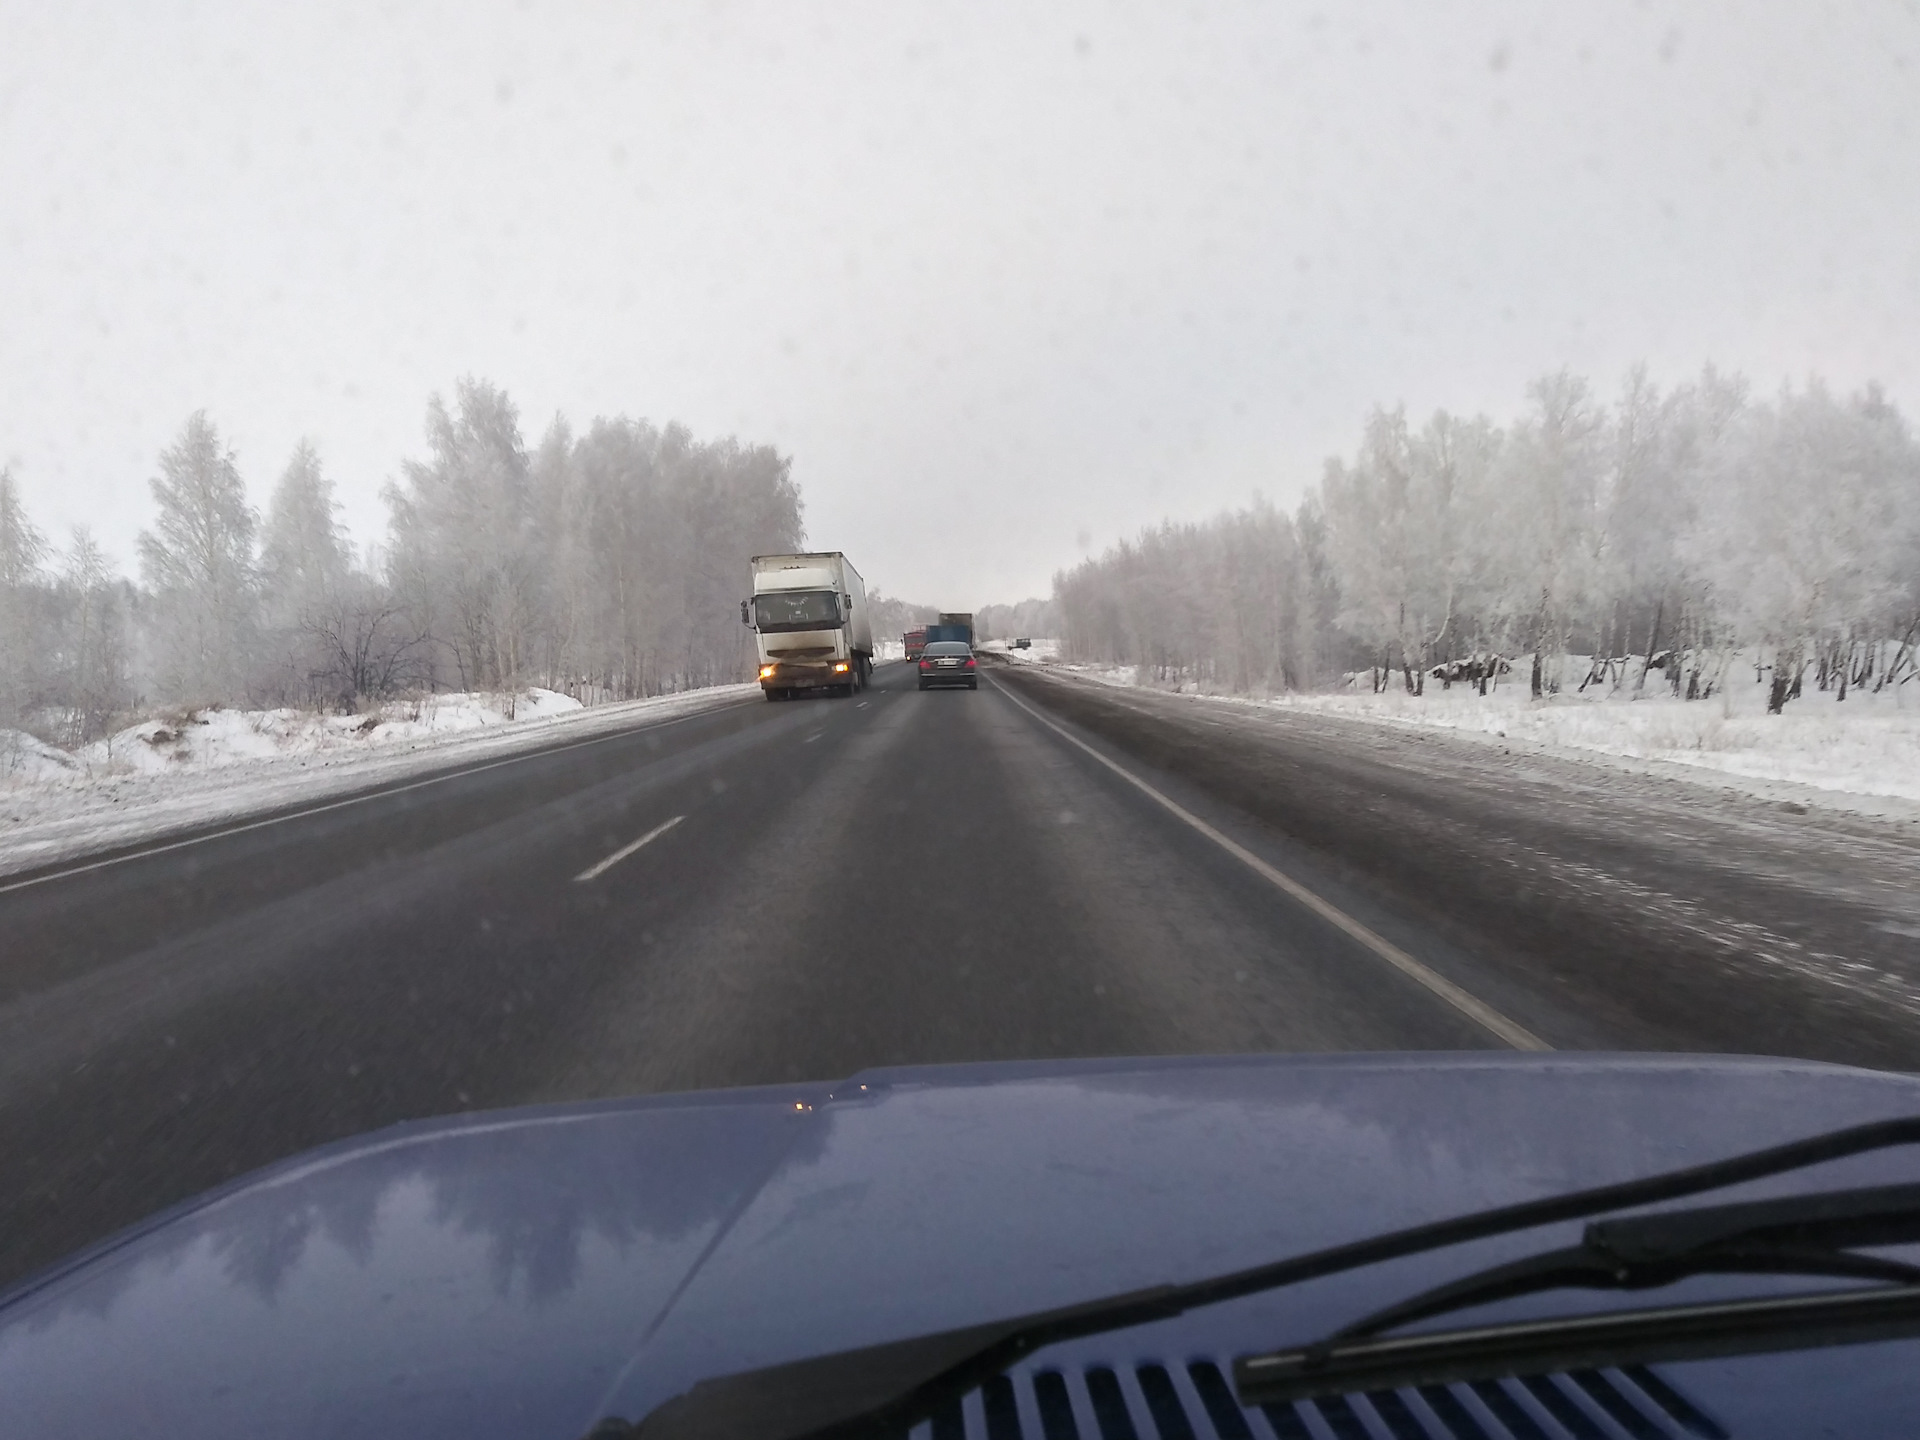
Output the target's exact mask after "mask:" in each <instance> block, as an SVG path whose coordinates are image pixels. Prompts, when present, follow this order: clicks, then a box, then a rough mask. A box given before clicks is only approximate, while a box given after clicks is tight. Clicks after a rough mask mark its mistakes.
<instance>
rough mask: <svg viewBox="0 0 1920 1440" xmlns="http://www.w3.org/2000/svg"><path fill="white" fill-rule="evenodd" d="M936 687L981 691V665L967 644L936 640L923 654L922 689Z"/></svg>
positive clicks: (964, 642) (956, 641) (921, 657)
mask: <svg viewBox="0 0 1920 1440" xmlns="http://www.w3.org/2000/svg"><path fill="white" fill-rule="evenodd" d="M936 685H964V686H966V687H967V689H969V690H978V689H979V688H980V662H979V661H978V660H975V659H974V658H973V647H972V646H971V645H969V644H967V642H966V641H964V640H936V641H934V642H933V643H932V644H931V645H929V646H927V648H926V649H925V650H923V651H921V652H920V688H921V689H922V690H931V689H933V687H934V686H936Z"/></svg>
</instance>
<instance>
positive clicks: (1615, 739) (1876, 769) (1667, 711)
mask: <svg viewBox="0 0 1920 1440" xmlns="http://www.w3.org/2000/svg"><path fill="white" fill-rule="evenodd" d="M1037 643H1038V642H1036V644H1037ZM1521 663H1522V662H1516V665H1515V672H1514V673H1513V674H1512V675H1509V676H1505V677H1503V678H1502V679H1501V681H1500V684H1499V685H1498V686H1497V687H1495V689H1494V690H1493V692H1492V693H1491V694H1489V695H1484V696H1483V695H1481V694H1479V693H1478V691H1477V689H1476V688H1475V687H1474V686H1472V685H1470V684H1455V685H1454V686H1453V687H1452V688H1451V689H1446V688H1443V687H1442V685H1441V684H1440V682H1439V681H1437V680H1433V679H1429V680H1428V681H1427V692H1426V694H1424V695H1409V694H1407V693H1406V691H1405V690H1404V689H1403V688H1400V686H1399V682H1398V677H1397V676H1396V677H1395V686H1394V687H1393V688H1390V689H1388V690H1384V691H1382V692H1381V693H1379V694H1377V695H1376V694H1370V693H1367V692H1366V691H1364V690H1363V691H1361V692H1360V693H1357V694H1356V693H1353V692H1352V691H1347V692H1342V693H1334V694H1325V695H1280V696H1273V697H1250V696H1232V695H1212V694H1192V698H1194V699H1196V700H1202V701H1206V702H1212V703H1220V704H1226V705H1239V706H1250V707H1254V708H1257V709H1268V710H1281V711H1291V712H1295V713H1299V712H1307V713H1311V714H1318V715H1327V716H1333V717H1339V718H1343V719H1351V720H1362V721H1369V722H1373V723H1376V724H1384V725H1406V726H1415V727H1436V728H1440V729H1446V730H1454V731H1461V732H1466V733H1469V734H1474V735H1481V736H1486V737H1490V738H1492V739H1495V740H1500V741H1505V742H1509V743H1513V742H1518V743H1522V744H1529V745H1539V746H1544V747H1548V748H1552V749H1558V750H1572V751H1583V752H1586V753H1589V754H1596V755H1607V756H1612V757H1617V758H1620V759H1624V760H1631V761H1645V762H1648V763H1650V764H1657V765H1671V766H1677V767H1683V768H1681V769H1679V770H1677V771H1672V772H1669V773H1675V774H1679V775H1681V776H1683V777H1686V778H1692V779H1698V780H1703V781H1728V780H1731V781H1736V782H1741V781H1744V782H1753V783H1750V784H1747V785H1745V786H1744V787H1743V788H1747V789H1750V790H1753V791H1754V793H1758V794H1765V795H1769V796H1771V795H1772V794H1773V792H1772V791H1771V790H1768V789H1766V788H1765V787H1766V786H1769V785H1786V786H1802V787H1807V788H1810V789H1812V790H1815V791H1825V792H1828V793H1829V794H1832V795H1834V796H1842V795H1849V796H1877V797H1886V798H1889V799H1895V800H1904V801H1920V685H1915V686H1900V685H1895V686H1892V687H1890V688H1888V689H1886V690H1883V691H1881V692H1880V693H1879V694H1877V695H1876V694H1874V693H1873V692H1872V689H1871V687H1869V688H1868V689H1866V690H1850V691H1849V692H1848V694H1847V698H1846V699H1845V700H1844V701H1842V700H1840V699H1838V698H1837V692H1834V691H1820V690H1816V689H1814V688H1812V672H1811V671H1809V672H1808V679H1807V682H1806V686H1807V688H1806V689H1805V691H1804V693H1803V694H1802V695H1801V697H1800V698H1799V699H1797V700H1790V701H1788V702H1787V706H1786V711H1785V713H1784V714H1780V715H1769V714H1767V713H1766V704H1767V680H1766V677H1765V676H1764V675H1762V677H1761V678H1760V679H1759V680H1755V679H1754V678H1753V677H1754V667H1753V665H1752V663H1751V662H1750V661H1749V660H1746V659H1745V657H1739V658H1736V660H1735V662H1734V663H1733V664H1732V665H1730V666H1729V667H1728V669H1727V672H1726V675H1725V688H1724V689H1723V690H1721V691H1719V692H1717V693H1716V694H1715V695H1714V696H1713V698H1712V699H1710V700H1677V699H1675V698H1673V696H1672V695H1671V693H1670V692H1669V691H1668V689H1667V687H1666V685H1665V684H1664V683H1663V682H1662V680H1661V677H1660V675H1659V674H1658V672H1656V673H1654V674H1652V675H1650V676H1648V679H1647V688H1646V690H1645V691H1644V692H1643V693H1642V694H1641V696H1640V698H1638V699H1635V698H1634V697H1633V695H1632V692H1631V686H1630V685H1628V686H1626V687H1623V688H1622V689H1619V690H1609V689H1607V688H1606V687H1604V686H1600V685H1594V686H1590V687H1588V689H1587V690H1586V691H1585V692H1580V691H1576V690H1573V689H1571V688H1569V689H1568V690H1567V691H1566V692H1565V693H1563V694H1560V695H1553V696H1547V697H1545V698H1543V699H1540V700H1535V699H1533V698H1532V697H1531V695H1530V694H1529V687H1528V680H1527V676H1526V674H1525V673H1524V671H1523V670H1522V669H1521ZM1048 669H1049V670H1052V671H1055V672H1065V673H1068V674H1073V675H1076V676H1079V677H1082V678H1085V679H1088V680H1094V681H1097V682H1099V683H1101V684H1107V685H1123V686H1125V685H1135V684H1146V683H1148V682H1147V681H1145V680H1143V679H1141V678H1140V677H1139V676H1138V675H1137V674H1136V673H1135V672H1134V670H1133V668H1132V667H1127V666H1106V667H1101V666H1087V665H1063V664H1058V663H1050V664H1048ZM1586 672H1587V660H1586V657H1584V656H1570V657H1568V663H1567V668H1566V672H1565V673H1567V674H1569V675H1572V676H1575V677H1578V676H1581V675H1584V674H1586ZM1631 673H1634V674H1637V673H1638V671H1637V669H1635V670H1633V671H1632V672H1631ZM1363 674H1364V672H1363ZM1188 693H1190V694H1191V693H1192V692H1188Z"/></svg>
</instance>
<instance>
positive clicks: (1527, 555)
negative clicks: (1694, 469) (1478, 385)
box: [1490, 371, 1608, 695]
mask: <svg viewBox="0 0 1920 1440" xmlns="http://www.w3.org/2000/svg"><path fill="white" fill-rule="evenodd" d="M1527 398H1528V400H1529V402H1530V405H1529V409H1528V411H1527V413H1526V414H1525V415H1524V416H1523V417H1522V418H1521V420H1520V422H1519V423H1518V424H1516V425H1515V426H1514V427H1513V429H1512V431H1511V432H1510V433H1509V435H1508V437H1507V441H1506V443H1505V444H1504V445H1503V446H1502V447H1501V454H1500V465H1499V469H1498V472H1497V473H1496V475H1495V476H1494V482H1493V483H1494V522H1493V523H1494V524H1495V526H1496V527H1497V532H1496V533H1498V534H1499V535H1500V537H1501V542H1502V546H1503V548H1504V550H1505V555H1504V561H1503V563H1501V564H1500V565H1499V571H1500V573H1499V575H1498V583H1497V585H1496V586H1495V588H1494V590H1493V592H1492V595H1491V596H1490V605H1491V609H1492V612H1493V614H1494V615H1495V616H1496V617H1497V618H1498V621H1499V622H1500V624H1501V628H1502V629H1503V630H1504V631H1505V633H1506V635H1507V636H1508V638H1509V640H1510V641H1511V642H1512V643H1514V644H1516V645H1517V646H1518V647H1520V648H1522V649H1525V650H1530V651H1532V652H1533V660H1532V689H1533V693H1534V694H1535V695H1539V694H1541V693H1543V692H1544V691H1546V690H1550V689H1554V690H1557V689H1558V688H1559V686H1560V683H1561V680H1562V676H1561V675H1560V673H1559V671H1560V664H1561V657H1562V656H1563V655H1564V654H1565V653H1566V650H1567V646H1568V643H1569V642H1570V640H1571V639H1572V635H1573V630H1574V627H1575V626H1576V624H1578V623H1579V622H1580V621H1581V620H1582V619H1584V618H1587V616H1588V615H1589V614H1590V611H1589V609H1588V607H1589V606H1590V605H1591V603H1592V601H1593V599H1594V597H1595V593H1596V590H1597V587H1598V581H1599V578H1600V575H1601V572H1602V568H1603V564H1604V560H1605V555H1606V548H1607V540H1608V531H1607V526H1606V523H1605V516H1606V511H1605V504H1604V501H1605V491H1604V475H1605V472H1606V445H1607V424H1606V417H1605V415H1604V414H1603V413H1602V411H1601V410H1600V408H1599V407H1598V406H1597V405H1595V403H1594V401H1593V397H1592V393H1591V391H1590V390H1589V388H1588V386H1587V383H1586V381H1584V380H1582V379H1580V378H1579V377H1577V376H1574V375H1570V374H1568V373H1567V372H1565V371H1562V372H1560V373H1558V374H1556V375H1550V376H1547V377H1545V378H1543V379H1541V380H1537V381H1535V382H1534V383H1533V384H1532V385H1531V386H1530V387H1528V392H1527Z"/></svg>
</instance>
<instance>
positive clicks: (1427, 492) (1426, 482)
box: [1320, 409, 1499, 693]
mask: <svg viewBox="0 0 1920 1440" xmlns="http://www.w3.org/2000/svg"><path fill="white" fill-rule="evenodd" d="M1498 446H1499V434H1498V432H1497V431H1496V430H1495V429H1494V428H1493V426H1492V424H1491V423H1490V422H1489V421H1487V420H1484V419H1478V420H1471V421H1462V420H1458V419H1456V418H1454V417H1453V416H1450V415H1447V414H1445V413H1441V414H1437V415H1435V416H1434V417H1433V418H1432V419H1431V420H1429V421H1428V422H1427V424H1426V425H1425V426H1424V427H1423V428H1422V429H1421V430H1420V431H1419V432H1418V433H1414V432H1412V431H1410V430H1409V428H1408V426H1407V419H1406V412H1405V411H1404V410H1398V409H1396V410H1391V411H1387V410H1377V411H1375V412H1374V414H1373V415H1372V416H1371V417H1370V418H1369V420H1368V422H1367V427H1366V438H1365V440H1364V441H1363V442H1362V445H1361V448H1360V453H1359V455H1358V456H1357V457H1356V459H1355V460H1354V462H1353V464H1351V465H1347V464H1344V463H1342V462H1341V461H1338V460H1330V461H1328V462H1327V470H1326V475H1325V478H1324V479H1323V480H1322V481H1321V486H1320V504H1321V507H1322V509H1323V513H1324V516H1325V526H1326V546H1327V553H1328V556H1329V557H1330V559H1331V561H1332V564H1333V566H1334V569H1335V572H1336V573H1337V574H1338V576H1339V594H1340V610H1339V623H1340V624H1341V626H1342V627H1343V628H1344V629H1346V630H1347V631H1348V633H1349V634H1352V635H1354V636H1355V637H1356V638H1358V639H1359V640H1360V641H1361V643H1362V644H1363V645H1364V646H1366V647H1367V648H1368V650H1369V651H1370V653H1374V654H1377V655H1378V656H1379V657H1380V659H1381V661H1382V664H1383V668H1385V669H1389V670H1392V669H1397V670H1399V671H1400V673H1401V676H1402V679H1403V681H1404V683H1405V686H1406V688H1407V689H1408V690H1409V691H1413V692H1416V693H1418V692H1419V691H1420V690H1422V689H1423V688H1424V680H1423V677H1424V675H1425V673H1426V669H1427V666H1428V665H1429V664H1431V663H1432V661H1433V660H1434V659H1435V658H1436V657H1437V656H1441V655H1451V654H1453V653H1455V652H1457V651H1459V650H1461V649H1462V648H1465V647H1468V646H1470V644H1471V643H1472V642H1473V641H1475V640H1476V639H1477V638H1478V637H1477V636H1476V635H1475V634H1474V632H1475V630H1476V629H1477V628H1478V625H1479V623H1480V621H1479V611H1480V609H1481V607H1482V604H1483V601H1484V596H1483V595H1481V594H1480V593H1479V591H1480V588H1481V583H1480V582H1482V581H1483V580H1484V578H1485V572H1486V569H1487V566H1486V556H1487V554H1488V552H1489V550H1490V547H1491V545H1492V536H1491V535H1490V533H1489V531H1488V528H1487V527H1488V526H1489V525H1490V523H1491V520H1492V517H1491V516H1490V515H1489V514H1488V512H1487V502H1486V491H1487V484H1488V473H1489V470H1490V467H1491V465H1492V462H1493V458H1494V456H1495V455H1496V454H1497V453H1498Z"/></svg>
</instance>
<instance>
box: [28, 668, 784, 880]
mask: <svg viewBox="0 0 1920 1440" xmlns="http://www.w3.org/2000/svg"><path fill="white" fill-rule="evenodd" d="M759 694H760V687H759V686H758V685H756V684H746V685H721V686H715V687H714V688H712V689H708V690H694V691H689V692H686V693H685V694H680V695H661V696H656V697H654V698H652V699H648V700H630V701H625V702H622V703H618V704H612V705H597V706H593V707H591V708H583V707H582V706H581V705H580V703H579V702H578V701H576V700H572V699H570V698H568V697H567V696H565V695H560V694H556V693H555V692H553V691H551V690H535V691H531V692H527V693H525V694H521V695H518V696H512V697H507V696H499V695H458V694H456V695H438V696H431V697H427V698H424V699H422V700H419V701H417V702H416V701H404V702H395V703H392V704H388V705H385V706H383V707H381V709H380V710H379V711H377V712H374V713H371V714H368V715H345V716H341V715H311V714H304V713H301V712H298V711H287V710H224V709H221V710H202V711H195V712H193V713H191V714H189V715H183V716H180V717H177V718H175V719H170V720H159V721H148V722H146V723H145V724H141V725H135V726H131V727H129V728H128V729H126V730H123V731H121V732H120V733H119V734H117V735H115V736H113V737H112V739H111V740H106V741H101V742H99V743H98V744H96V745H91V746H88V747H87V748H86V749H85V750H84V751H83V752H81V754H80V755H78V756H70V755H66V754H64V753H63V752H61V751H58V750H54V749H53V748H52V747H50V746H45V745H42V744H41V743H40V742H39V741H37V740H34V739H32V737H31V736H21V737H20V741H19V742H13V741H11V740H10V739H9V737H11V736H13V735H15V734H16V733H17V732H12V731H0V875H5V874H9V873H15V872H18V871H21V870H26V869H31V868H34V867H37V866H40V865H46V864H51V863H55V862H58V861H62V860H72V859H78V858H80V857H83V856H85V855H87V854H89V853H92V852H95V851H99V850H103V849H110V848H114V847H118V846H123V845H130V844H139V843H143V842H145V841H148V840H152V839H155V838H158V837H162V836H164V835H166V834H168V833H171V832H177V831H182V830H190V829H198V828H201V827H205V826H208V825H218V824H224V823H228V822H238V821H243V820H245V819H246V818H248V817H249V816H252V815H257V814H260V813H262V812H265V811H269V810H278V809H282V808H285V807H291V806H300V805H307V804H322V803H325V802H326V801H328V800H330V799H334V798H338V797H340V796H343V795H347V794H351V793H353V792H355V791H359V790H364V789H369V788H373V787H377V786H381V785H390V784H396V783H404V782H407V781H410V780H414V779H419V778H424V777H428V776H430V775H431V774H432V773H433V772H435V771H440V770H448V769H454V768H459V767H463V766H467V765H472V764H481V763H486V762H488V761H491V760H495V759H506V758H510V757H512V756H514V755H517V754H523V753H526V752H529V751H534V750H541V749H545V748H548V747H550V746H553V745H562V744H569V743H572V742H574V741H578V740H590V739H594V738H597V737H599V736H602V735H611V734H614V733H617V732H619V731H621V730H627V729H632V728H635V727H636V726H640V725H645V724H651V723H656V722H659V721H662V720H669V719H673V718H676V717H678V716H680V715H690V714H695V713H697V712H699V711H702V710H710V709H713V708H716V707H718V706H721V705H728V704H734V703H737V702H739V701H740V700H743V699H746V698H748V697H752V698H755V699H758V698H759ZM9 755H13V756H31V757H32V758H31V759H27V760H19V761H17V762H15V763H13V764H12V766H11V768H10V767H9V761H8V758H7V757H8V756H9Z"/></svg>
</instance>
